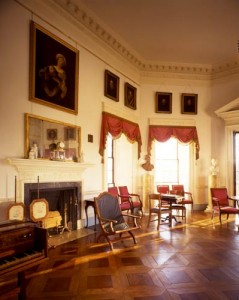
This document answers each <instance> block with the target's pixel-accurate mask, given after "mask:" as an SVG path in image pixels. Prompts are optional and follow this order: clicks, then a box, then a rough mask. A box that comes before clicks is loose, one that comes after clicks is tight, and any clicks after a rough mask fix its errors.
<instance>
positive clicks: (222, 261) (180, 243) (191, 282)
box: [27, 212, 239, 300]
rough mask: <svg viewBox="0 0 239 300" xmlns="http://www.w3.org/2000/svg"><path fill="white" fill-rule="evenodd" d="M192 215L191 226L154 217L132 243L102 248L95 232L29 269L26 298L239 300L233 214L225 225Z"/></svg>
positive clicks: (54, 251)
mask: <svg viewBox="0 0 239 300" xmlns="http://www.w3.org/2000/svg"><path fill="white" fill-rule="evenodd" d="M210 216H211V215H210V214H206V213H204V212H194V213H193V214H191V213H190V212H189V213H188V215H187V223H186V224H185V223H182V224H179V225H176V224H175V223H174V224H173V225H174V226H173V227H172V228H169V227H168V225H166V224H164V225H161V226H160V229H159V231H157V230H156V226H157V222H153V223H151V224H150V227H149V228H147V227H146V224H147V219H148V216H147V215H145V216H144V217H143V219H142V228H141V229H140V230H138V231H137V233H136V238H137V245H134V244H133V242H132V239H129V240H124V241H123V242H118V243H115V244H114V250H113V251H110V248H109V245H108V244H106V243H102V244H101V243H96V235H97V233H96V234H95V233H93V234H90V235H88V236H85V237H83V238H79V239H77V240H74V241H71V242H68V243H65V244H62V245H60V246H57V247H56V248H55V249H50V250H49V256H50V259H49V261H48V262H46V263H44V264H42V265H40V266H38V267H37V268H36V269H34V270H33V269H32V270H29V271H28V272H27V278H28V284H27V300H43V299H44V300H78V299H81V300H96V299H97V300H99V299H101V300H131V299H132V300H168V299H183V300H191V299H192V300H194V299H195V300H197V299H199V300H200V299H202V300H206V299H213V300H221V299H231V300H234V299H235V300H239V232H238V231H237V227H236V226H235V220H234V216H232V217H230V218H229V220H228V221H226V220H225V218H223V224H222V225H220V224H219V220H218V217H217V216H216V217H215V218H214V222H212V221H211V219H210Z"/></svg>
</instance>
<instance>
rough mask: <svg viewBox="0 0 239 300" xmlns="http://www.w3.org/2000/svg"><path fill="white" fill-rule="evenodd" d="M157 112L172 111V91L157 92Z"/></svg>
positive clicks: (165, 112) (169, 112)
mask: <svg viewBox="0 0 239 300" xmlns="http://www.w3.org/2000/svg"><path fill="white" fill-rule="evenodd" d="M155 112H156V113H164V114H171V113H172V93H164V92H156V93H155Z"/></svg>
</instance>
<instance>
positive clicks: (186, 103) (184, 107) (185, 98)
mask: <svg viewBox="0 0 239 300" xmlns="http://www.w3.org/2000/svg"><path fill="white" fill-rule="evenodd" d="M197 105H198V95H197V94H182V98H181V113H182V114H190V115H196V114H197Z"/></svg>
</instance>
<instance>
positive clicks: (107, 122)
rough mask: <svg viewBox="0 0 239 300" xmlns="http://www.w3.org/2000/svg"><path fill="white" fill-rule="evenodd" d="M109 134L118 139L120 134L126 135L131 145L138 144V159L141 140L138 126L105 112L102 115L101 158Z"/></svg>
mask: <svg viewBox="0 0 239 300" xmlns="http://www.w3.org/2000/svg"><path fill="white" fill-rule="evenodd" d="M108 133H110V134H111V135H112V136H113V137H114V138H119V137H120V136H121V134H122V133H124V134H125V135H126V137H127V138H128V140H129V141H131V142H132V143H134V142H138V158H139V157H140V152H141V146H142V140H141V134H140V130H139V125H138V124H137V123H133V122H131V121H128V120H126V119H123V118H120V117H118V116H115V115H112V114H110V113H107V112H103V113H102V123H101V133H100V149H99V153H100V155H101V156H102V157H103V155H104V150H105V148H106V139H107V135H108Z"/></svg>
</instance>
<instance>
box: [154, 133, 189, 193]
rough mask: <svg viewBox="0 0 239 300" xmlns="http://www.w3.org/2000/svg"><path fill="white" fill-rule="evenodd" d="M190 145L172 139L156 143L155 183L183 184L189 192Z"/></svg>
mask: <svg viewBox="0 0 239 300" xmlns="http://www.w3.org/2000/svg"><path fill="white" fill-rule="evenodd" d="M189 174H190V145H189V144H182V143H180V142H179V141H178V140H177V139H175V138H171V139H169V140H168V141H167V142H164V143H161V142H155V183H156V185H157V184H168V185H172V184H183V185H184V187H185V190H189V185H190V183H189V177H190V176H189Z"/></svg>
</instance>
